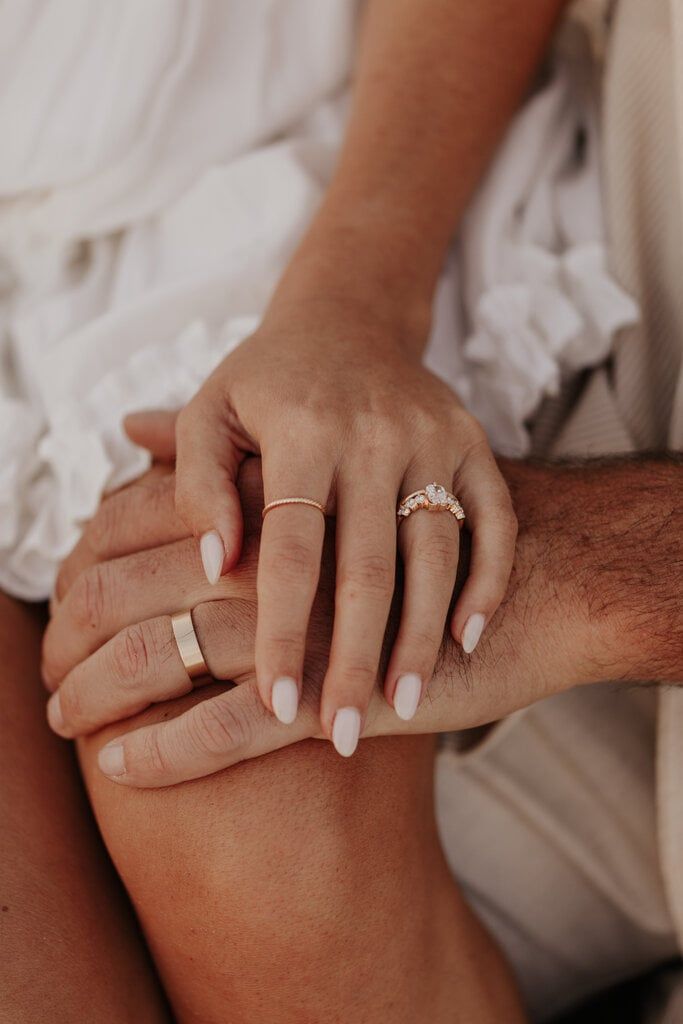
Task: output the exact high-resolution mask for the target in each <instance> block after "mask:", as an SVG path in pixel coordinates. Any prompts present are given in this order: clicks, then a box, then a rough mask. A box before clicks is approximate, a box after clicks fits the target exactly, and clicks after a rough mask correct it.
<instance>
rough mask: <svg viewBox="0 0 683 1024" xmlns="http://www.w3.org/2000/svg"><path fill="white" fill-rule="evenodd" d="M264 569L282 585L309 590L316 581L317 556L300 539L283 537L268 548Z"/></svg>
mask: <svg viewBox="0 0 683 1024" xmlns="http://www.w3.org/2000/svg"><path fill="white" fill-rule="evenodd" d="M265 569H266V570H267V572H268V574H269V575H270V576H272V577H274V578H275V579H276V580H278V581H280V582H282V583H286V584H290V585H291V584H293V585H298V586H304V587H306V588H310V587H314V586H315V584H316V581H317V579H318V573H319V571H320V570H319V556H318V554H317V552H316V551H315V550H314V549H313V548H312V547H311V545H310V544H307V543H306V542H305V541H303V540H302V539H301V538H300V537H296V536H286V535H285V536H282V537H280V538H278V540H277V541H276V543H275V544H273V545H272V546H271V547H270V549H269V552H268V555H267V558H266V565H265Z"/></svg>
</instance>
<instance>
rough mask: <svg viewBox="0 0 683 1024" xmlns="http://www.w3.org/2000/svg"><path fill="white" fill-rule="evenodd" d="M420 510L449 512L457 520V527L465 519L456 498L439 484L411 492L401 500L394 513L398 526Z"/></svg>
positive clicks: (428, 485)
mask: <svg viewBox="0 0 683 1024" xmlns="http://www.w3.org/2000/svg"><path fill="white" fill-rule="evenodd" d="M420 508H425V509H427V511H428V512H450V513H451V515H453V516H455V518H456V519H457V520H458V524H459V525H462V522H463V520H464V518H465V512H464V510H463V507H462V505H461V504H460V502H459V501H458V499H457V498H456V496H455V495H454V494H451V492H450V491H447V490H446V488H445V487H442V486H441V484H427V486H426V487H425V489H424V490H423V491H413V493H412V494H409V495H408V497H407V498H402V499H401V501H400V502H399V503H398V509H397V512H396V515H397V516H398V521H399V524H400V523H401V521H402V520H403V519H407V518H408V516H411V515H412V514H413V512H417V510H418V509H420Z"/></svg>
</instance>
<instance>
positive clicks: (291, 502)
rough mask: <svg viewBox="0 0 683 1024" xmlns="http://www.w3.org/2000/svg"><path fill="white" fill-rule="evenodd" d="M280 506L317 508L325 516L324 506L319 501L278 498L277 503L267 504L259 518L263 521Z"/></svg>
mask: <svg viewBox="0 0 683 1024" xmlns="http://www.w3.org/2000/svg"><path fill="white" fill-rule="evenodd" d="M282 505H310V506H311V508H317V509H318V511H319V512H322V514H323V515H326V514H327V512H326V509H325V506H324V505H323V504H321V502H319V501H314V500H313V498H278V499H277V501H269V502H268V504H267V505H266V507H265V508H264V510H263V512H262V513H261V518H262V519H265V518H266V516H267V514H268V513H269V512H271V511H272V510H273V509H274V508H280V507H281V506H282Z"/></svg>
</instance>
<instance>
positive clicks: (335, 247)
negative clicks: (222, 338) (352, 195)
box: [269, 204, 438, 356]
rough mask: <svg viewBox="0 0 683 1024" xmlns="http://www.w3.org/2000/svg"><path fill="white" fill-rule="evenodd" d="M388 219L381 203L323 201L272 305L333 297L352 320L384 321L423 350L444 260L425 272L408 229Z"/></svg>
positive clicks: (405, 344)
mask: <svg viewBox="0 0 683 1024" xmlns="http://www.w3.org/2000/svg"><path fill="white" fill-rule="evenodd" d="M385 221H386V218H385V216H384V214H383V213H382V211H379V210H377V211H376V212H375V215H374V216H368V217H364V216H362V215H361V214H360V212H356V213H354V214H350V213H349V212H348V211H347V210H346V209H345V210H344V211H341V210H337V209H330V208H328V207H327V205H326V204H324V205H323V208H321V210H320V211H319V213H318V216H317V217H316V218H315V219H314V221H313V223H312V224H311V226H310V228H309V230H308V231H307V233H306V235H305V236H304V238H303V239H302V241H301V243H300V245H299V247H298V248H297V250H296V251H295V253H294V255H293V257H292V259H291V261H290V263H289V265H288V267H287V269H286V270H285V272H284V274H283V276H282V278H281V280H280V283H279V285H278V288H277V289H276V292H275V294H274V296H273V299H272V301H271V304H270V307H269V313H272V312H273V311H277V312H281V311H282V310H284V309H286V308H287V307H290V306H300V305H301V304H302V303H304V304H306V306H308V307H311V306H322V305H328V304H330V303H331V304H334V305H335V306H337V307H339V308H340V315H341V316H342V317H343V319H344V321H345V322H348V321H350V320H354V319H355V320H357V321H360V322H363V323H366V324H372V325H377V326H380V327H382V328H384V329H385V330H386V334H387V336H388V337H391V338H393V339H394V341H395V343H396V344H397V345H398V346H399V347H401V348H402V349H403V350H404V351H406V352H407V353H408V354H409V355H411V356H421V355H422V352H423V350H424V347H425V346H426V343H427V338H428V335H429V329H430V325H431V307H432V300H433V292H434V287H435V284H436V280H437V278H438V268H437V270H436V272H435V273H434V274H426V273H425V272H424V265H422V266H420V259H416V255H415V254H416V246H415V245H414V244H413V243H412V242H410V243H409V235H408V234H407V233H406V234H402V232H401V231H400V230H399V229H398V228H396V227H395V226H394V227H390V226H388V225H387V224H386V222H385Z"/></svg>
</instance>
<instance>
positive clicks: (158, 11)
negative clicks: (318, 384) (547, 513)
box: [0, 0, 636, 599]
mask: <svg viewBox="0 0 683 1024" xmlns="http://www.w3.org/2000/svg"><path fill="white" fill-rule="evenodd" d="M357 14H358V5H357V3H356V2H355V0H325V3H324V4H321V3H320V2H319V0H230V2H225V3H215V2H213V0H185V2H183V0H145V3H144V4H141V3H139V0H117V2H116V3H115V4H112V3H108V2H106V0H6V2H5V3H3V4H2V5H1V6H0V138H2V139H3V140H4V144H3V147H2V150H1V151H0V587H1V588H3V589H5V590H7V591H8V592H10V593H12V594H15V595H18V596H20V597H24V598H28V599H42V598H45V597H46V596H47V595H48V594H49V593H50V590H51V587H52V584H53V581H54V578H55V573H56V569H57V566H58V564H59V561H60V560H61V559H62V558H63V557H64V556H65V555H66V554H67V553H68V552H69V550H70V549H71V547H72V546H73V544H74V543H75V541H76V540H77V538H78V535H79V530H80V529H81V526H82V524H83V523H84V521H86V520H87V519H88V518H89V517H90V516H91V515H92V514H93V512H94V511H95V509H96V508H97V505H98V503H99V501H100V499H101V496H102V494H103V493H104V492H105V491H106V490H107V489H108V488H113V487H118V486H120V485H122V484H123V483H125V482H127V481H129V480H131V479H133V478H134V477H135V476H136V475H138V474H140V473H141V472H142V471H143V470H144V469H145V468H146V466H147V456H146V454H145V453H144V452H142V451H140V450H138V449H136V448H135V447H134V446H133V445H131V444H130V443H129V442H128V441H127V440H126V439H125V438H124V436H123V434H122V431H121V426H120V424H121V419H122V417H123V415H124V414H125V413H127V412H129V411H131V410H133V409H140V408H149V407H163V408H173V407H179V406H181V405H182V404H184V403H185V402H186V401H187V400H188V399H189V398H190V397H191V395H192V394H193V392H194V391H195V390H196V389H197V387H198V386H199V385H200V384H201V382H202V381H203V380H204V378H205V377H206V375H207V374H208V373H209V372H210V370H211V369H212V368H213V367H214V366H215V365H216V364H217V362H218V361H219V360H220V359H221V357H222V356H224V355H225V354H226V352H228V351H229V350H230V349H231V348H233V347H234V346H235V345H237V344H239V342H240V341H241V340H242V339H244V337H245V336H246V335H248V334H249V333H250V332H251V331H252V330H253V329H254V327H255V326H256V325H257V323H258V322H259V318H260V316H261V315H262V313H263V310H264V308H265V306H266V303H267V301H268V298H269V295H270V294H271V292H272V289H273V287H274V286H275V284H276V282H277V279H278V276H279V275H280V273H281V272H282V270H283V268H284V266H285V264H286V262H287V259H288V256H289V254H290V253H291V251H292V249H293V247H294V246H295V244H296V242H297V240H298V238H299V237H300V236H301V233H302V232H303V230H304V229H305V226H306V225H307V223H308V222H309V220H310V218H311V216H312V214H313V212H314V210H315V207H316V204H317V202H318V201H319V199H320V197H321V195H322V194H323V191H324V189H325V186H326V183H327V181H328V180H329V177H330V173H331V170H332V168H333V165H334V161H335V156H336V153H337V151H338V148H339V144H340V139H341V136H342V131H343V125H344V116H345V111H346V109H347V106H348V96H347V93H348V84H349V78H350V74H351V70H352V64H353V56H354V42H355V33H356V27H357V25H356V22H357ZM577 33H578V30H576V32H574V31H569V30H568V32H567V38H568V40H569V41H568V43H567V44H566V45H563V47H561V48H560V49H561V53H560V55H559V56H558V58H557V59H556V61H555V63H554V71H553V74H552V76H551V78H550V80H549V81H548V83H547V84H546V85H545V86H544V87H543V88H542V89H540V90H539V91H537V92H536V93H535V94H534V95H533V97H532V98H531V99H530V100H529V101H528V103H527V104H526V105H525V106H524V108H523V109H522V111H521V112H520V114H519V115H518V117H517V119H516V121H515V123H514V124H513V125H512V127H511V128H510V130H509V132H508V134H507V137H506V139H505V141H504V143H503V144H502V146H501V148H500V151H499V154H498V157H497V159H496V161H495V163H494V165H493V167H492V169H491V171H490V173H489V175H488V177H487V179H486V181H485V182H484V184H483V186H482V188H481V190H480V192H479V195H478V197H477V198H476V199H475V201H474V203H473V204H472V206H471V209H470V211H469V214H468V217H467V218H466V221H465V223H464V225H463V227H462V230H461V232H460V237H459V239H458V242H457V244H456V245H454V248H453V251H452V254H451V257H450V258H449V261H448V264H447V266H446V268H445V271H444V275H443V278H442V281H441V284H440V287H439V291H438V295H437V300H436V317H435V327H434V332H433V337H432V339H431V344H430V350H429V353H428V360H429V362H430V365H432V366H433V367H434V368H435V369H436V370H437V372H439V373H440V374H441V375H442V376H444V377H445V378H446V379H447V380H448V381H449V382H450V383H451V384H452V385H453V386H454V388H455V389H456V390H457V391H458V393H459V394H460V395H461V396H462V398H463V399H464V400H465V402H466V403H468V404H469V405H470V407H471V408H472V409H473V411H474V412H475V413H476V414H477V415H478V416H479V417H480V419H481V420H482V422H483V423H484V426H485V427H486V428H487V430H488V432H489V435H490V437H491V440H492V442H493V444H494V446H495V447H497V448H498V449H499V450H502V451H507V452H511V453H513V454H523V453H524V452H525V451H526V450H527V447H528V435H527V430H526V426H525V422H526V421H527V419H528V418H529V416H530V415H531V414H532V413H533V412H534V410H535V409H536V407H537V406H538V405H539V403H540V401H541V399H542V398H543V397H544V395H546V394H550V393H553V392H554V391H556V390H557V389H558V386H559V384H560V381H561V379H562V377H563V376H564V375H566V374H571V373H574V372H576V370H577V369H579V368H581V367H584V366H587V365H593V364H594V363H597V362H600V361H602V360H603V359H604V357H605V355H606V354H607V352H608V351H609V348H610V345H611V343H612V338H613V335H614V332H615V330H617V329H618V328H619V327H620V326H622V325H623V324H624V323H628V322H631V321H632V320H633V319H634V318H635V316H636V308H635V306H634V304H633V303H632V302H631V300H630V299H628V297H627V296H626V295H625V294H624V293H623V292H622V291H620V290H619V289H618V288H617V286H616V285H615V284H614V283H613V282H612V281H611V280H610V278H609V277H608V276H607V274H606V273H605V271H604V254H603V245H602V242H603V226H602V217H601V211H600V202H599V175H598V158H597V146H596V123H597V122H596V95H595V90H594V89H592V88H591V87H590V85H591V74H592V71H591V61H590V55H589V51H588V48H587V47H582V46H581V45H578V44H577V39H578V35H577Z"/></svg>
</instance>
